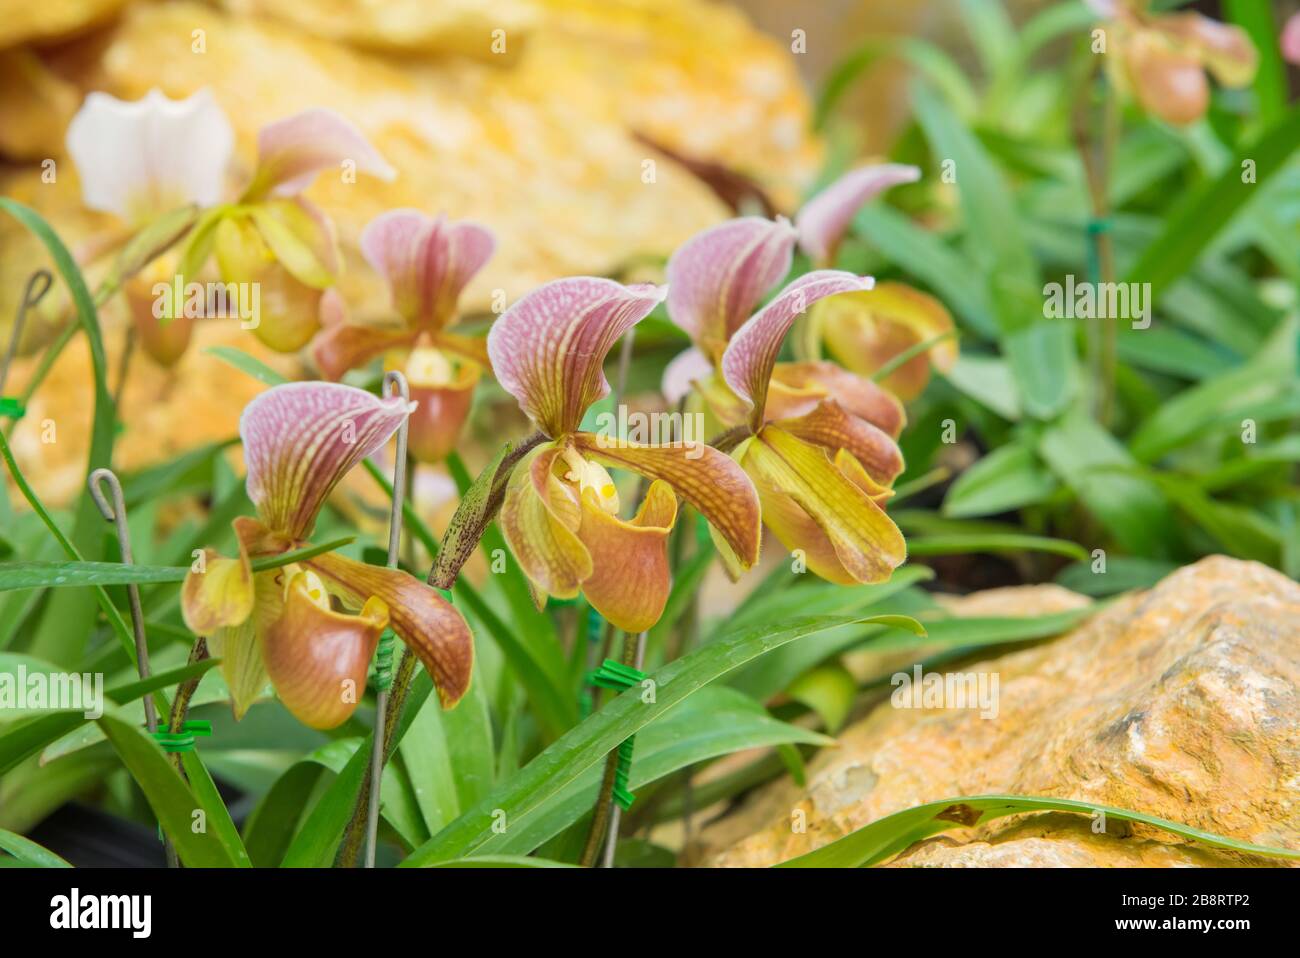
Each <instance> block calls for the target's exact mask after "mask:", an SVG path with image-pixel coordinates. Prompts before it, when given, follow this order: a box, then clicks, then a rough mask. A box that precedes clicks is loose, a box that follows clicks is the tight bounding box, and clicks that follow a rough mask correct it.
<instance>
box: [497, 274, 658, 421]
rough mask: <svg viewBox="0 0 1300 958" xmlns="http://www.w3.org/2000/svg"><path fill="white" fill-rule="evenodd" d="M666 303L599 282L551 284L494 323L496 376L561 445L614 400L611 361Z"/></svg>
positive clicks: (643, 290) (581, 279)
mask: <svg viewBox="0 0 1300 958" xmlns="http://www.w3.org/2000/svg"><path fill="white" fill-rule="evenodd" d="M663 298H664V291H663V289H662V287H658V286H651V285H649V284H641V285H636V286H623V285H621V284H619V283H616V282H614V281H613V280H609V279H600V278H598V277H594V276H574V277H571V278H569V279H557V280H555V281H553V282H550V283H546V284H545V285H543V286H540V287H538V288H537V289H535V290H533V291H532V292H531V293H529V294H528V295H527V296H524V297H523V298H522V299H520V300H519V302H517V303H515V304H514V305H513V306H511V307H510V308H509V309H507V310H506V311H505V313H504V314H503V315H502V316H501V318H500V319H498V320H497V321H496V322H495V323H493V324H492V329H491V330H490V331H489V332H488V337H487V348H488V356H489V357H490V358H491V361H492V372H493V374H494V375H495V376H496V377H497V380H498V381H499V382H500V383H501V385H502V386H503V387H504V388H505V390H506V392H508V393H510V395H512V396H514V397H515V399H517V400H518V401H519V405H520V407H521V408H522V409H523V411H524V412H526V413H527V414H528V415H529V416H530V417H532V419H533V420H534V421H535V422H536V423H537V425H538V426H539V427H541V429H542V431H543V432H545V433H546V435H548V436H550V437H551V438H552V439H558V438H560V437H561V436H564V435H566V434H568V433H571V432H573V431H574V430H575V429H577V428H578V423H579V422H581V421H582V414H583V413H584V412H586V411H587V407H588V406H590V405H591V404H592V403H594V402H595V401H596V400H598V399H601V398H603V397H605V396H607V395H608V394H609V382H608V380H606V379H605V373H604V371H603V369H602V365H603V364H604V362H605V355H606V354H607V353H608V352H609V350H610V347H612V346H613V345H614V343H615V342H617V341H618V338H619V337H620V336H622V335H623V334H624V333H625V332H627V331H628V330H629V329H631V328H632V327H633V326H635V325H636V324H637V323H638V322H640V321H641V320H642V319H644V318H645V317H646V316H648V315H649V314H650V311H651V310H653V309H654V308H655V306H656V305H658V304H659V303H660V302H661V301H662V300H663Z"/></svg>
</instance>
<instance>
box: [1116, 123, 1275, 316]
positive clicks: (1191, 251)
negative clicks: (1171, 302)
mask: <svg viewBox="0 0 1300 958" xmlns="http://www.w3.org/2000/svg"><path fill="white" fill-rule="evenodd" d="M1297 147H1300V107H1296V108H1293V109H1291V110H1290V111H1289V112H1287V113H1286V114H1284V115H1283V116H1282V117H1281V118H1279V120H1278V121H1277V122H1276V123H1274V124H1273V125H1272V126H1270V127H1269V128H1268V129H1267V130H1265V131H1264V132H1263V133H1262V134H1261V135H1260V136H1259V137H1258V138H1256V139H1255V140H1254V141H1253V142H1251V143H1248V144H1247V145H1246V146H1245V147H1244V148H1243V149H1242V151H1241V153H1240V154H1239V155H1238V156H1237V157H1236V158H1235V159H1234V160H1233V161H1232V162H1231V163H1229V164H1227V166H1225V167H1224V169H1223V171H1222V173H1220V174H1219V175H1218V176H1217V177H1215V178H1214V179H1212V180H1209V181H1207V182H1205V183H1203V184H1201V185H1200V186H1198V187H1194V188H1193V189H1191V190H1189V191H1188V192H1187V194H1186V195H1185V196H1184V197H1183V199H1181V200H1180V201H1179V202H1178V203H1177V204H1175V205H1174V207H1173V208H1172V209H1171V210H1170V212H1169V213H1168V215H1167V216H1166V217H1165V218H1164V226H1163V228H1162V230H1161V231H1160V234H1159V235H1158V236H1157V237H1156V238H1155V239H1154V240H1152V241H1151V244H1150V245H1149V246H1147V248H1146V249H1145V250H1144V251H1143V252H1142V255H1141V256H1140V257H1139V259H1138V261H1137V262H1136V263H1135V264H1134V265H1133V266H1132V268H1131V269H1130V270H1129V271H1128V275H1127V276H1125V277H1124V278H1125V280H1126V281H1127V282H1133V283H1150V284H1151V299H1152V302H1153V303H1154V302H1158V301H1159V299H1160V297H1161V296H1162V295H1163V294H1164V292H1165V291H1166V290H1167V289H1168V288H1169V286H1170V285H1171V284H1172V283H1173V282H1174V280H1176V279H1178V278H1179V277H1180V276H1182V275H1183V274H1185V273H1187V272H1188V271H1189V270H1190V269H1191V268H1192V267H1193V266H1194V265H1196V261H1197V260H1198V259H1199V258H1200V256H1201V254H1202V253H1203V252H1205V250H1206V249H1207V248H1208V247H1209V246H1210V244H1211V243H1213V242H1214V241H1215V239H1216V238H1217V237H1218V236H1219V234H1220V233H1221V232H1222V231H1223V230H1224V228H1225V227H1227V226H1228V224H1229V223H1231V222H1232V220H1233V218H1234V217H1235V216H1236V214H1237V213H1238V212H1239V211H1240V210H1241V208H1242V207H1243V206H1244V205H1245V204H1246V202H1247V201H1248V200H1250V199H1252V198H1253V197H1255V196H1256V195H1257V194H1258V192H1259V190H1260V189H1261V188H1262V187H1263V185H1264V184H1265V183H1267V182H1268V181H1269V180H1270V179H1271V178H1272V177H1273V176H1275V175H1277V174H1278V173H1279V172H1280V171H1281V170H1282V169H1283V168H1284V167H1285V166H1286V164H1287V161H1288V160H1289V159H1290V158H1291V154H1292V153H1294V152H1295V150H1296V148H1297ZM1247 162H1249V163H1252V164H1253V165H1254V170H1255V177H1254V179H1253V181H1252V182H1249V183H1246V182H1242V180H1243V177H1242V171H1243V169H1244V164H1246V163H1247Z"/></svg>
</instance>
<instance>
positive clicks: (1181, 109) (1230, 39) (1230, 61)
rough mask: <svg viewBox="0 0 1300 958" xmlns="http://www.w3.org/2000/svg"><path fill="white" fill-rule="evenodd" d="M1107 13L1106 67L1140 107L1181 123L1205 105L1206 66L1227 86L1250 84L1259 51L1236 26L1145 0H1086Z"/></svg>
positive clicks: (1207, 89)
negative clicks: (1156, 7)
mask: <svg viewBox="0 0 1300 958" xmlns="http://www.w3.org/2000/svg"><path fill="white" fill-rule="evenodd" d="M1086 2H1087V3H1088V6H1090V7H1091V8H1092V9H1093V10H1094V11H1095V12H1096V13H1097V14H1098V15H1099V16H1101V17H1104V18H1106V21H1107V22H1106V32H1107V42H1108V44H1109V46H1108V48H1107V49H1106V71H1107V75H1108V76H1109V77H1110V80H1111V82H1112V83H1113V84H1114V86H1115V88H1116V89H1117V90H1118V91H1120V92H1121V93H1124V94H1128V95H1131V96H1133V97H1135V98H1136V99H1137V101H1138V103H1139V104H1140V105H1141V107H1142V109H1144V110H1145V111H1146V112H1148V113H1150V114H1152V115H1154V116H1157V117H1159V118H1160V119H1162V120H1164V121H1165V122H1167V123H1172V124H1175V125H1177V126H1183V125H1186V124H1188V123H1194V122H1196V121H1197V120H1199V119H1200V118H1201V117H1203V116H1204V115H1205V111H1206V110H1207V109H1208V108H1209V105H1210V86H1209V82H1208V81H1207V80H1206V76H1205V74H1206V71H1207V70H1208V71H1209V73H1210V74H1211V75H1212V76H1213V77H1214V78H1215V79H1216V80H1218V81H1219V83H1221V84H1223V85H1224V86H1226V87H1232V88H1240V87H1245V86H1247V85H1249V84H1250V82H1251V81H1252V80H1253V79H1254V77H1255V70H1256V68H1257V67H1258V65H1259V54H1258V52H1257V51H1256V50H1255V47H1254V45H1253V44H1252V43H1251V42H1250V36H1249V35H1248V34H1247V33H1246V31H1245V30H1243V29H1242V28H1241V27H1238V26H1235V25H1232V24H1226V23H1220V22H1218V21H1217V20H1211V19H1210V18H1209V17H1206V16H1203V15H1202V14H1199V13H1195V12H1190V11H1189V12H1186V13H1166V14H1156V13H1151V12H1150V11H1149V10H1148V6H1149V0H1086Z"/></svg>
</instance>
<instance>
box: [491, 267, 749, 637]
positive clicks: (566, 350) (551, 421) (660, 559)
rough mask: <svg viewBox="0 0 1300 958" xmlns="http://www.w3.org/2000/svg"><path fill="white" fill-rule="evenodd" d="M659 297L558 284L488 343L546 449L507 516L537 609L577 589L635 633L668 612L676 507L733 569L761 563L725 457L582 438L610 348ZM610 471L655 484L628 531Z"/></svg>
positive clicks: (498, 327)
mask: <svg viewBox="0 0 1300 958" xmlns="http://www.w3.org/2000/svg"><path fill="white" fill-rule="evenodd" d="M663 298H664V294H663V290H662V288H659V287H655V286H649V285H637V286H622V285H620V284H618V283H615V282H613V281H611V280H607V279H597V278H593V277H575V278H571V279H562V280H556V281H554V282H552V283H548V284H546V285H545V286H542V287H540V288H539V289H537V290H534V291H533V292H532V293H529V294H528V295H527V296H525V297H524V298H523V299H521V300H520V301H519V302H517V303H515V304H514V305H513V306H512V307H510V309H508V310H507V311H506V312H505V314H504V315H503V316H502V317H501V318H500V319H499V320H497V321H496V323H494V324H493V326H492V329H491V331H490V332H489V334H488V341H487V347H488V354H489V355H490V356H491V359H492V368H493V370H494V372H495V373H496V376H497V378H498V379H499V380H500V382H501V385H502V386H503V387H505V389H506V390H507V391H508V392H509V393H510V394H511V395H513V396H514V397H515V398H516V399H517V400H518V401H519V405H520V406H521V408H522V409H523V410H524V412H525V413H527V414H528V416H529V417H530V418H531V419H532V420H533V421H534V422H535V423H536V424H537V426H538V427H539V428H540V429H541V431H542V432H543V433H544V434H545V435H546V437H547V438H548V439H549V440H550V441H549V442H546V443H543V444H541V445H539V446H538V447H537V448H536V449H534V450H532V451H531V452H530V453H529V454H528V455H527V456H526V457H525V458H524V459H523V460H521V461H520V463H519V465H518V466H516V467H515V470H514V473H513V474H512V476H511V479H510V483H509V486H508V488H507V491H506V495H505V501H504V503H503V505H502V509H501V525H502V528H503V529H504V531H505V535H506V541H507V542H508V543H509V545H510V548H511V551H512V552H513V553H514V555H515V557H516V558H517V559H518V560H519V564H520V565H521V566H522V567H523V570H524V572H525V573H526V574H527V576H528V578H529V580H530V581H531V582H532V584H533V586H534V589H535V597H536V598H537V599H538V601H539V602H543V601H545V597H546V596H547V595H548V594H549V595H554V596H556V597H558V598H571V597H573V596H576V595H577V594H578V591H579V590H580V589H581V590H582V592H583V593H584V594H585V595H586V597H587V600H588V601H589V602H590V603H591V604H592V606H593V607H594V608H595V609H596V610H597V611H598V612H599V613H600V614H601V615H603V616H604V617H605V618H606V619H608V620H609V621H610V622H611V623H613V624H614V625H615V626H616V627H618V628H620V629H623V630H625V631H628V632H640V631H643V630H645V629H648V628H649V627H650V626H652V625H653V624H654V623H655V622H657V621H658V620H659V617H660V615H662V613H663V608H664V604H665V603H666V602H667V600H668V591H669V587H670V584H671V583H670V578H669V571H668V556H667V540H668V534H669V532H671V530H672V527H673V523H674V522H675V520H676V516H677V497H678V496H680V497H681V498H683V499H685V500H686V501H687V502H689V503H690V504H691V505H692V506H694V507H695V508H696V509H697V510H699V512H700V513H701V514H702V515H703V516H704V517H705V518H706V519H707V520H708V521H709V523H710V526H711V528H712V529H713V530H714V533H715V535H716V536H717V537H718V538H719V539H720V540H721V541H722V542H723V543H724V544H725V546H726V548H727V549H728V554H729V555H730V556H732V558H733V562H734V563H735V564H736V565H737V566H739V567H743V568H748V567H749V566H751V565H753V564H754V562H755V561H757V559H758V547H759V503H758V497H757V496H756V494H755V491H754V488H753V486H752V485H751V484H750V481H749V479H748V478H746V476H745V473H744V472H743V471H742V470H741V469H740V467H739V466H737V465H736V463H735V462H733V461H732V460H731V459H730V458H729V457H727V456H726V455H725V454H723V453H721V452H718V451H717V450H716V449H713V448H711V447H708V446H703V445H671V446H670V445H643V444H638V443H633V442H629V441H627V440H624V439H621V438H619V437H608V436H596V435H593V434H591V433H586V432H581V431H579V424H580V422H581V420H582V417H583V414H584V413H585V412H586V410H587V408H588V407H589V406H590V405H591V404H592V403H594V402H596V401H597V400H599V399H601V398H602V397H604V396H606V395H608V393H609V382H608V381H607V380H606V379H605V374H604V372H603V370H602V365H603V363H604V361H605V357H606V355H607V354H608V353H609V350H610V348H611V347H612V346H613V345H614V343H615V342H616V341H617V340H618V338H619V337H620V336H622V335H623V334H624V333H625V332H627V331H628V330H629V329H631V328H632V326H634V325H635V324H636V323H638V322H639V321H640V320H642V319H643V318H645V317H646V316H647V315H648V314H649V313H650V311H651V310H653V309H654V308H655V306H656V305H657V304H658V303H660V302H661V301H662V300H663ZM606 466H615V467H619V468H624V469H629V470H631V471H633V472H636V473H638V474H640V475H641V476H644V477H645V478H647V479H650V480H652V481H651V483H650V486H649V489H648V490H647V492H646V496H645V499H644V501H643V502H642V503H641V506H640V508H639V509H638V510H637V512H636V515H635V516H633V517H632V518H631V519H630V520H623V519H620V518H619V515H618V514H619V496H618V491H617V489H616V488H615V486H614V482H613V480H612V479H611V478H610V476H609V473H608V472H606V470H605V467H606Z"/></svg>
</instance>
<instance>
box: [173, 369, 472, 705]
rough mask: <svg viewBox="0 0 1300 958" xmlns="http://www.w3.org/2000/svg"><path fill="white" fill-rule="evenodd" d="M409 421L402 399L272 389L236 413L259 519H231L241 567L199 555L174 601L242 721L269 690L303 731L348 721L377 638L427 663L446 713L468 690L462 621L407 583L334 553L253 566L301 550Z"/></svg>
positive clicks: (422, 588) (398, 574) (310, 388)
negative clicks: (325, 512)
mask: <svg viewBox="0 0 1300 958" xmlns="http://www.w3.org/2000/svg"><path fill="white" fill-rule="evenodd" d="M409 413H410V404H408V403H407V402H405V401H403V400H402V399H400V398H396V397H395V398H393V399H382V400H381V399H378V398H376V397H375V396H373V395H371V394H370V393H368V392H365V391H363V390H360V389H355V388H353V387H351V386H345V385H341V384H338V383H290V384H287V385H283V386H277V387H275V388H273V389H270V390H268V391H267V392H265V393H263V394H262V395H260V396H258V397H257V398H256V399H254V400H253V401H252V402H251V403H249V405H248V407H247V408H246V409H245V410H244V414H243V416H242V418H241V419H240V424H239V431H240V436H241V437H242V439H243V444H244V456H245V460H246V462H247V464H248V478H247V487H248V495H249V498H250V499H252V501H253V504H254V506H255V507H256V509H257V517H256V518H253V517H250V516H243V517H240V518H238V519H236V520H235V522H234V529H235V534H236V537H237V540H238V542H239V557H238V558H227V557H224V556H221V555H220V554H218V553H217V552H215V551H214V550H212V549H207V550H205V551H204V558H203V561H202V563H201V564H200V565H199V566H198V568H196V569H193V570H191V572H190V573H189V575H188V576H187V577H186V579H185V584H184V586H183V587H182V592H181V600H182V612H183V614H184V617H185V623H186V625H188V626H189V628H190V629H191V630H192V631H193V632H194V633H195V634H197V635H203V636H208V637H209V638H210V639H211V641H212V643H213V646H214V652H215V653H216V654H217V655H219V656H221V660H222V661H221V668H222V672H223V674H224V676H225V679H226V682H227V684H228V686H229V687H230V693H231V697H232V700H233V704H234V709H235V715H236V717H237V718H238V717H242V716H243V714H244V713H245V712H247V710H248V708H249V706H250V705H252V703H253V701H254V700H255V699H256V698H257V697H258V696H259V695H260V694H261V693H262V691H263V690H264V689H265V687H266V684H267V681H268V679H269V680H270V682H271V684H272V685H273V686H274V687H275V689H276V691H277V693H278V694H279V697H280V700H281V701H282V702H283V703H284V705H285V707H286V708H288V709H289V711H290V712H292V713H293V714H294V715H295V716H296V717H297V718H298V719H299V720H300V721H302V722H304V723H305V724H307V725H310V726H312V727H313V728H333V727H334V726H336V725H338V724H340V723H341V722H343V721H345V720H346V719H347V718H348V717H349V716H350V715H351V714H352V712H353V711H354V710H355V709H356V706H357V702H358V701H359V699H360V693H361V690H362V689H363V688H364V685H365V681H366V671H367V668H368V666H369V663H370V659H371V656H372V655H373V654H374V651H375V646H376V644H377V643H378V641H379V637H380V634H381V633H382V632H383V630H384V629H385V628H386V627H390V628H392V630H393V631H394V632H395V633H396V634H397V635H398V636H399V637H400V638H401V639H402V640H403V641H404V642H405V643H406V644H407V645H408V646H409V647H410V649H411V650H412V651H413V652H414V653H415V655H416V656H417V657H418V658H419V660H420V661H421V662H422V663H423V664H424V667H425V668H426V669H427V670H428V672H429V674H430V675H431V676H432V677H433V679H434V680H435V682H436V683H437V687H438V694H439V696H440V697H441V700H442V703H443V705H444V706H450V705H452V704H454V703H455V702H456V701H457V700H458V699H459V698H460V697H461V695H463V694H464V692H465V690H466V688H467V687H468V686H469V680H470V671H471V666H472V661H473V648H474V646H473V640H472V638H471V636H470V631H469V628H468V626H467V625H466V624H465V620H464V619H462V618H461V616H460V613H458V612H457V611H456V610H455V609H454V608H453V607H452V606H451V605H450V604H449V603H448V602H446V601H445V600H444V599H443V598H442V597H441V596H440V595H439V594H438V593H437V592H436V591H435V590H434V589H432V588H430V587H429V586H427V585H425V584H424V583H422V582H419V581H418V580H416V579H415V578H413V577H412V576H410V575H409V574H407V573H405V572H402V571H399V570H395V569H386V568H380V567H378V566H372V565H366V564H364V563H360V562H356V561H353V560H351V559H347V558H344V557H343V556H339V555H334V554H332V553H323V554H320V555H316V556H313V557H311V558H308V559H303V560H301V561H300V562H294V563H290V564H288V565H285V566H282V567H279V568H274V569H267V570H264V571H260V572H255V571H254V570H253V568H252V562H253V560H255V559H258V558H261V557H266V556H275V555H280V554H283V553H285V552H288V551H290V550H293V549H298V548H302V547H303V546H304V545H305V544H306V542H307V538H308V537H309V536H310V535H311V532H312V528H313V526H314V525H315V522H316V515H317V513H319V511H320V509H321V507H322V506H323V505H324V504H325V500H326V497H328V496H329V494H330V492H331V491H332V490H333V488H334V486H335V485H336V484H337V483H338V482H339V480H340V479H342V478H343V476H344V474H345V473H346V472H347V471H348V470H349V469H351V468H352V467H353V466H355V465H356V464H357V463H359V462H360V461H361V460H362V459H365V458H366V457H367V456H370V455H372V454H373V453H375V452H376V451H377V450H379V449H380V448H381V447H383V445H384V444H385V443H386V442H387V441H388V439H389V437H390V436H392V435H393V433H394V432H395V431H396V430H397V428H398V427H399V426H400V425H401V423H402V420H403V419H405V418H406V417H407V416H408V415H409ZM336 606H339V607H347V608H351V609H355V610H359V611H357V612H355V613H349V612H344V611H340V608H337V607H336Z"/></svg>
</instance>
